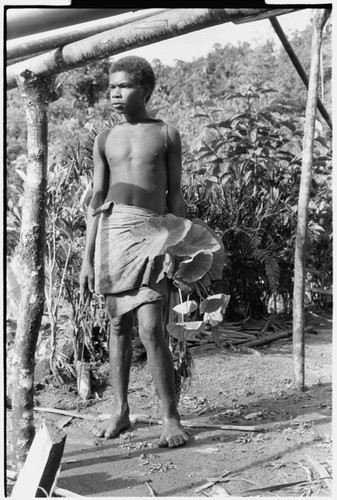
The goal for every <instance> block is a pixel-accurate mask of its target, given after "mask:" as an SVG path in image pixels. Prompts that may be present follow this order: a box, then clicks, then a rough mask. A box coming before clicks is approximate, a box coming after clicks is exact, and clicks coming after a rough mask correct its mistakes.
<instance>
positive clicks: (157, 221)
mask: <svg viewBox="0 0 337 500" xmlns="http://www.w3.org/2000/svg"><path fill="white" fill-rule="evenodd" d="M191 226H192V222H191V221H189V220H187V219H184V218H182V217H176V216H175V215H173V214H166V215H159V216H155V217H151V218H150V219H148V220H147V221H146V222H143V223H142V224H138V225H137V226H135V227H133V228H132V229H131V231H130V235H131V237H132V238H133V240H134V241H138V242H143V243H144V244H143V246H142V249H141V252H142V255H144V256H146V257H149V258H151V259H153V258H154V257H156V256H157V255H162V254H164V253H165V252H166V250H167V247H168V246H173V245H176V244H177V243H178V242H179V241H180V240H181V239H182V238H184V236H185V235H186V233H187V232H188V230H189V229H190V227H191Z"/></svg>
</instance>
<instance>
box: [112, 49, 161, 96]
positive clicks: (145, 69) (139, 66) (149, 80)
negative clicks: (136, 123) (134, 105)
mask: <svg viewBox="0 0 337 500" xmlns="http://www.w3.org/2000/svg"><path fill="white" fill-rule="evenodd" d="M117 71H125V72H126V73H129V75H130V76H131V77H132V80H133V81H134V82H136V83H138V84H139V85H141V86H142V87H146V86H147V87H149V88H150V94H149V96H148V97H147V99H146V102H147V101H148V100H149V99H150V97H151V95H152V92H153V90H154V87H155V85H156V77H155V74H154V71H153V69H152V66H151V64H150V63H149V62H148V61H147V60H146V59H144V58H143V57H138V56H126V57H122V58H121V59H118V60H117V61H114V62H113V63H112V64H111V66H110V70H109V75H111V74H112V73H116V72H117Z"/></svg>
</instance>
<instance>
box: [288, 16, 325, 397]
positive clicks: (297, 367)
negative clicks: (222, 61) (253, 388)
mask: <svg viewBox="0 0 337 500" xmlns="http://www.w3.org/2000/svg"><path fill="white" fill-rule="evenodd" d="M328 17H329V11H328V10H327V9H317V13H316V14H315V17H314V21H313V35H312V44H311V66H310V79H309V89H308V99H307V107H306V117H305V128H304V138H303V159H302V172H301V182H300V191H299V199H298V219H297V234H296V245H295V267H294V301H293V357H294V372H295V384H296V387H297V388H298V389H300V390H302V391H303V390H304V389H305V384H304V358H305V356H304V354H305V353H304V328H305V320H304V299H305V271H306V266H305V259H306V238H307V226H308V205H309V199H310V187H311V175H312V174H311V167H312V155H313V142H314V133H315V119H316V105H317V94H318V81H319V58H320V48H321V43H322V31H323V27H324V24H325V23H326V21H327V19H328Z"/></svg>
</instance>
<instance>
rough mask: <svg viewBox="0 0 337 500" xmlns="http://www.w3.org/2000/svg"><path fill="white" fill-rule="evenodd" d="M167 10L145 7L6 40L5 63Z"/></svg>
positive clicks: (29, 56)
mask: <svg viewBox="0 0 337 500" xmlns="http://www.w3.org/2000/svg"><path fill="white" fill-rule="evenodd" d="M168 10H170V9H156V10H155V11H154V12H149V10H148V9H147V10H146V12H143V11H141V12H140V13H138V12H137V13H135V14H133V15H132V17H128V18H126V19H123V20H119V21H118V20H116V19H115V18H111V17H109V18H107V19H100V22H99V24H97V22H96V23H95V24H93V23H92V22H89V23H84V24H77V25H76V26H72V27H71V29H70V28H69V29H68V30H67V31H66V32H65V30H64V29H58V30H53V31H52V32H48V33H47V34H45V35H44V34H43V33H42V34H39V35H30V36H26V37H21V38H18V39H14V40H8V41H7V43H6V56H7V64H13V63H15V62H20V61H15V60H16V58H23V57H25V59H22V60H26V59H29V58H31V57H32V56H33V55H39V54H40V53H43V52H47V51H48V50H51V49H56V48H57V47H62V46H63V45H66V44H68V43H72V42H77V41H78V40H83V38H87V37H88V36H92V35H96V34H98V33H102V32H103V31H107V30H111V29H113V28H119V27H120V26H125V25H126V24H129V23H133V22H135V21H140V20H142V19H146V18H148V17H151V16H154V15H157V14H159V13H161V12H165V11H168ZM43 35H44V36H43ZM13 59H14V61H13V63H12V61H11V60H13Z"/></svg>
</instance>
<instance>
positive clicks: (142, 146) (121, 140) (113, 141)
mask: <svg viewBox="0 0 337 500" xmlns="http://www.w3.org/2000/svg"><path fill="white" fill-rule="evenodd" d="M166 150H167V145H166V141H165V135H164V130H163V125H161V124H137V125H129V124H125V125H117V126H116V127H115V128H114V129H113V130H112V131H111V133H110V134H109V136H108V138H107V142H106V146H105V155H106V158H107V160H108V163H109V165H110V166H111V167H113V166H115V165H120V164H121V163H130V164H132V163H134V162H137V163H138V162H141V163H142V164H143V165H144V164H149V165H151V164H156V163H158V161H161V160H162V159H163V158H164V157H165V154H166Z"/></svg>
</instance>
